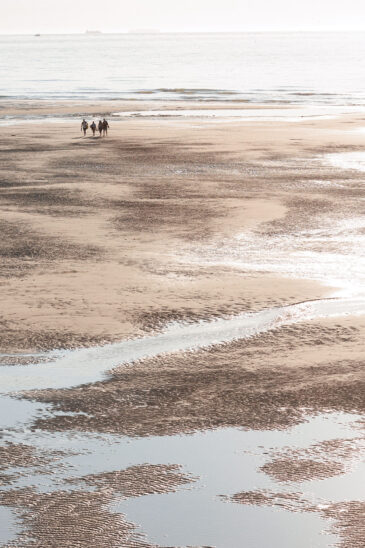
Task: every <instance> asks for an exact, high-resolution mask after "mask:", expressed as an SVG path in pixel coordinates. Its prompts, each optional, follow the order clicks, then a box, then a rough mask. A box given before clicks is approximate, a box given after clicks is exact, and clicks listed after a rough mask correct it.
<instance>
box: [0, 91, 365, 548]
mask: <svg viewBox="0 0 365 548" xmlns="http://www.w3.org/2000/svg"><path fill="white" fill-rule="evenodd" d="M151 108H153V109H155V110H174V109H176V104H175V103H173V102H172V103H167V102H164V103H161V104H160V103H157V102H155V103H153V104H148V103H146V102H140V103H139V102H138V101H134V102H126V101H123V102H115V103H113V104H112V105H111V104H110V103H107V102H106V103H105V102H104V103H102V102H100V103H97V102H93V103H82V102H80V103H72V102H71V101H70V102H69V103H67V102H63V103H53V104H51V103H50V102H40V101H39V102H33V103H29V102H26V101H20V102H16V101H4V102H3V104H2V109H1V114H2V115H6V116H10V117H14V116H15V117H18V118H19V119H17V123H16V124H13V125H8V126H3V127H2V128H1V132H2V141H1V148H0V154H1V171H0V210H1V217H0V218H1V220H0V227H1V240H0V254H1V258H2V260H1V266H0V284H1V303H2V306H1V318H0V322H1V327H2V329H1V331H0V363H1V365H2V367H0V374H1V371H6V373H4V375H5V376H4V384H3V387H5V388H6V382H7V380H6V379H7V378H8V377H9V376H10V375H11V372H9V373H7V371H10V368H11V367H12V368H15V369H14V371H15V370H16V368H19V366H20V368H21V369H23V370H24V371H26V370H27V368H28V367H33V368H34V367H37V366H36V365H34V364H43V365H44V364H46V365H47V364H48V362H49V372H50V376H52V369H51V368H52V360H53V359H54V355H52V354H50V353H49V352H52V351H55V350H57V351H59V353H60V355H62V352H64V350H65V349H66V350H67V351H73V350H75V351H76V352H77V351H78V349H81V348H84V349H90V348H98V347H100V346H108V345H111V343H121V342H122V343H123V342H124V341H130V340H134V339H144V338H145V337H146V338H148V337H150V338H153V337H158V336H159V335H161V334H162V335H163V334H164V333H165V331H166V328H169V326H175V325H177V326H181V325H183V326H190V327H191V328H192V329H194V326H196V325H197V326H199V325H200V326H203V327H204V325H208V324H209V322H212V321H213V322H214V321H217V320H218V321H220V320H230V319H232V318H235V317H241V316H242V315H243V316H244V315H248V316H247V317H248V318H255V316H254V315H255V314H261V313H262V311H273V314H274V315H275V314H276V312H275V311H277V310H278V311H279V313H278V315H276V316H275V319H274V320H273V321H272V322H271V323H268V324H267V327H263V328H262V330H257V331H254V330H253V331H250V332H247V333H248V334H247V335H245V336H242V337H240V336H237V335H232V336H229V337H227V338H226V339H225V338H224V337H223V336H222V337H221V338H220V339H219V337H218V336H217V337H218V338H217V344H214V342H213V343H212V344H210V343H209V344H208V343H206V344H205V345H203V344H202V347H201V348H198V344H197V345H196V347H195V348H194V350H193V351H191V350H187V351H178V352H171V351H162V352H161V353H159V352H158V351H156V353H155V354H154V355H152V354H151V356H150V357H146V358H145V359H138V360H137V361H136V360H131V361H132V362H133V363H129V364H128V363H127V360H124V359H123V361H122V360H121V361H120V365H119V364H118V359H116V361H113V367H105V368H104V369H105V375H104V378H102V380H100V379H97V380H96V381H95V382H92V383H90V382H85V383H81V386H78V385H75V386H72V384H71V383H70V384H69V385H68V384H67V374H65V383H66V384H65V387H64V388H52V387H51V386H50V387H48V388H47V387H45V388H43V389H41V390H34V389H31V390H26V389H25V384H24V386H23V385H22V377H21V374H20V375H19V379H20V380H19V382H20V384H19V390H20V391H21V394H18V397H19V398H20V395H21V399H20V400H18V401H22V402H28V401H30V402H32V404H34V403H36V404H37V405H46V406H47V409H48V411H47V413H45V414H44V413H43V414H42V413H41V414H39V413H38V414H36V415H35V416H34V417H32V422H31V425H30V428H31V430H32V431H34V433H35V435H36V436H39V439H40V440H46V439H48V437H49V438H50V439H51V438H52V439H55V437H57V436H58V435H59V436H61V438H62V436H64V438H62V439H66V437H67V436H71V437H70V439H71V438H72V436H73V435H74V436H78V435H80V436H92V435H95V437H96V438H97V439H99V438H100V437H101V438H102V437H103V436H114V437H116V436H119V437H125V436H128V437H129V438H131V439H132V440H135V439H139V438H143V439H144V438H145V439H146V440H148V439H150V438H151V437H153V436H157V437H160V438H163V437H164V436H166V437H169V436H177V435H184V436H187V437H188V438H189V436H194V435H195V434H197V433H201V432H205V431H212V430H215V429H224V428H226V429H233V428H235V429H238V430H239V431H241V430H244V431H250V432H251V431H254V432H261V431H265V432H268V431H278V432H285V431H290V429H295V428H300V427H301V425H303V424H305V423H306V422H307V421H310V420H312V418H314V417H322V416H323V415H328V416H332V415H334V414H336V416H339V417H341V416H346V415H349V416H350V415H351V416H354V421H355V423H356V426H354V432H355V434H356V435H355V434H353V436H352V438H351V439H350V441H348V439H347V441H346V439H345V438H341V436H338V437H336V438H335V439H334V441H333V440H332V442H331V443H327V445H324V446H323V443H325V440H324V439H322V438H320V436H319V439H318V440H317V441H316V442H314V441H313V443H312V442H311V444H310V448H309V449H308V448H307V449H306V450H304V449H303V450H302V451H301V452H300V453H298V452H295V451H293V450H289V449H288V448H287V449H286V450H285V451H284V450H283V449H281V450H280V451H279V450H275V449H272V450H268V451H267V457H266V458H267V459H268V460H267V462H266V464H265V463H264V464H262V462H261V469H260V470H261V472H260V473H262V474H266V475H267V476H268V477H270V478H271V480H272V481H273V482H276V486H275V485H274V487H273V488H270V489H269V490H266V491H265V490H262V489H260V488H258V489H257V490H255V489H247V490H246V491H243V490H242V489H241V487H240V484H239V482H237V489H236V490H235V491H232V490H230V491H227V492H218V493H216V495H217V496H221V497H225V503H224V504H225V505H228V506H230V505H231V506H232V507H234V508H236V507H237V508H240V507H241V505H245V506H254V507H256V506H257V507H268V508H271V509H273V508H274V509H275V508H282V509H285V510H287V511H288V513H296V512H302V513H304V514H305V513H307V514H308V515H317V514H318V515H320V517H321V519H323V521H324V522H325V523H326V524H327V525H326V527H327V528H328V530H331V534H334V535H336V539H335V541H336V543H337V545H338V546H342V547H344V548H361V547H362V546H363V533H364V526H363V523H364V521H363V514H364V504H363V503H361V502H359V500H358V499H357V498H355V500H351V499H348V498H345V499H344V500H343V501H342V500H332V499H331V498H330V497H329V498H328V499H327V500H326V501H325V502H323V497H322V503H323V504H327V506H326V507H323V508H321V509H319V506H318V504H319V503H318V504H317V505H316V504H314V502H313V500H308V497H307V498H306V496H305V495H303V496H304V498H303V497H301V496H300V495H298V493H302V494H303V492H304V491H302V488H301V484H302V482H306V481H312V480H313V481H317V480H326V479H328V478H333V477H335V476H341V474H342V475H346V473H347V471H348V468H347V463H348V462H350V461H351V462H352V461H356V462H357V461H358V460H359V459H360V458H361V448H359V447H358V443H357V440H358V439H359V438H360V435H361V432H360V430H361V424H360V422H359V421H360V418H361V415H362V414H363V412H364V377H363V369H362V367H363V361H364V350H365V348H364V340H365V337H364V335H365V316H364V310H365V306H364V302H365V301H364V299H365V297H364V286H363V282H364V277H363V276H364V263H363V258H362V255H361V253H360V254H359V258H358V259H357V260H355V259H354V257H356V253H357V251H359V252H360V250H361V245H362V243H363V237H364V230H365V229H364V224H363V218H364V217H363V215H364V203H365V202H364V173H363V172H361V170H356V169H350V168H349V167H347V166H346V155H349V154H350V155H351V154H353V153H358V152H362V151H363V146H364V133H363V132H362V131H361V130H362V128H363V127H364V115H363V114H362V113H361V112H359V113H344V114H342V115H338V116H323V117H321V116H313V117H311V116H303V117H302V118H301V119H300V118H299V119H295V120H294V119H293V120H290V121H289V120H287V119H285V117H283V118H282V119H278V120H271V121H270V120H269V121H267V120H266V121H260V120H255V119H254V120H248V119H244V118H243V119H232V118H224V117H221V118H219V119H218V118H214V117H213V118H210V119H209V120H207V119H205V118H204V119H202V118H199V117H194V118H190V117H184V116H182V117H174V116H171V117H163V116H160V117H153V118H151V117H143V116H131V117H128V118H127V117H121V118H118V117H113V116H110V114H111V113H113V112H123V111H125V112H130V111H133V112H135V111H140V112H143V111H144V110H146V111H148V110H150V109H151ZM179 108H180V109H182V110H184V109H187V110H189V109H191V108H199V109H206V110H209V109H213V110H214V109H222V108H225V105H223V104H219V105H217V103H214V102H212V103H204V105H201V104H199V105H198V107H197V104H196V103H195V104H194V105H192V104H190V103H182V102H180V103H179ZM229 108H230V109H236V110H237V109H238V110H242V111H243V112H244V111H245V109H248V110H250V109H251V108H255V109H263V110H265V109H268V108H269V109H278V106H277V105H264V106H262V105H259V106H254V107H253V106H252V105H250V106H247V105H245V104H244V103H238V102H237V103H234V104H233V106H232V105H231V104H230V105H229ZM280 109H281V110H282V111H284V110H290V107H287V108H286V109H284V108H283V107H280ZM45 112H46V113H47V116H49V117H51V118H52V117H54V116H56V117H60V119H59V120H57V122H51V121H44V120H35V121H33V122H30V121H29V120H28V121H27V122H26V123H25V122H24V123H22V122H21V117H24V116H28V117H29V116H42V115H43V114H44V113H45ZM78 113H80V114H81V115H83V116H87V117H88V120H91V118H92V116H102V115H107V116H109V123H110V126H111V127H110V132H109V136H108V137H107V138H105V139H100V138H92V137H91V135H90V131H89V132H88V133H89V134H88V136H87V137H86V138H83V137H82V136H81V132H80V121H81V120H80V121H79V120H78V118H70V119H67V118H66V119H64V118H63V117H67V116H70V117H72V116H75V115H76V114H78ZM19 120H20V121H19ZM332 158H335V159H336V161H337V165H336V161H332ZM339 159H341V161H342V159H343V165H342V167H341V163H339ZM350 167H351V166H350ZM361 219H362V222H361ZM318 302H319V303H320V304H319V305H318V307H317V304H315V305H313V306H314V308H311V307H312V303H318ZM327 303H328V308H326V307H327ZM337 303H339V304H338V306H339V308H338V310H337V309H336V308H335V307H336V306H337ZM347 304H348V307H347ZM316 307H317V308H316ZM331 307H332V308H331ZM270 313H271V312H270ZM240 315H241V316H240ZM244 317H246V316H244ZM258 317H259V316H258ZM273 317H274V316H273ZM270 321H271V320H270ZM265 325H266V324H265ZM75 355H76V354H75ZM57 356H58V355H57ZM70 356H71V358H72V356H73V354H72V352H71V354H70ZM71 358H70V359H71ZM57 359H58V358H57ZM75 363H77V362H75ZM28 364H33V365H28ZM43 365H42V367H43ZM106 373H108V374H106ZM6 375H8V377H7V376H6ZM26 376H27V373H24V377H26ZM9 378H10V377H9ZM11 393H12V392H11ZM362 416H363V415H362ZM33 419H34V420H33ZM20 438H21V436H20V437H19V436H18V437H17V436H15V435H14V436H13V438H11V437H9V439H7V440H6V444H5V446H4V447H3V448H2V449H1V451H0V472H1V479H3V481H4V485H5V486H6V488H5V490H4V491H3V492H2V493H1V495H0V502H1V503H2V504H3V505H4V507H6V508H9V509H13V511H15V513H16V515H17V517H18V518H17V519H20V521H21V523H22V527H23V529H22V533H21V535H20V536H18V537H16V538H15V539H14V540H10V541H7V542H6V543H5V544H4V546H7V547H10V546H12V547H26V546H37V547H45V546H57V548H61V547H62V548H63V547H65V548H66V547H68V546H70V547H71V546H80V547H83V546H87V545H90V544H92V545H94V546H98V548H99V547H100V548H101V547H104V546H105V547H107V546H108V548H110V547H113V546H115V547H117V546H131V547H132V546H140V547H142V546H145V547H147V546H157V545H158V546H165V544H160V543H156V542H154V540H153V539H152V540H151V539H150V538H149V537H148V533H146V536H143V533H145V531H144V530H143V524H142V532H141V531H140V530H139V529H136V528H135V527H136V524H135V523H134V521H133V519H131V518H130V517H129V515H128V514H126V515H125V513H124V511H122V512H121V513H120V514H115V513H113V512H111V511H110V510H109V509H108V508H109V507H110V505H111V504H112V501H113V500H114V499H115V497H119V498H120V497H121V498H122V499H129V498H133V497H142V498H143V497H147V498H148V496H149V495H151V494H153V493H155V494H159V495H161V496H162V494H163V493H174V492H176V491H178V490H179V489H180V488H181V486H185V485H190V483H191V489H194V482H195V481H196V478H195V475H196V474H195V473H194V471H192V470H189V469H186V466H185V468H184V466H183V468H180V467H179V466H180V465H185V462H184V461H183V457H182V460H181V461H179V462H176V463H174V462H171V461H168V460H166V461H162V462H159V463H158V464H156V463H150V462H149V461H148V460H145V461H143V463H144V464H142V463H141V464H140V465H133V466H129V467H125V468H123V469H121V470H114V469H113V470H108V469H107V468H106V469H105V470H103V471H100V472H99V473H91V472H90V473H89V472H88V473H85V475H84V477H81V476H78V477H74V478H73V479H72V481H73V482H74V484H75V485H76V486H77V487H74V489H72V490H68V489H67V482H66V484H62V485H60V486H59V488H58V489H57V488H53V490H52V492H51V493H47V492H46V490H45V491H44V492H43V491H42V490H41V491H37V489H36V487H35V483H36V480H32V481H29V482H28V483H27V481H23V480H22V478H24V476H25V477H26V476H27V474H28V475H29V477H31V476H32V474H33V475H34V474H35V473H39V474H42V473H44V472H42V471H41V470H42V468H44V467H46V468H47V467H50V468H51V470H53V468H52V467H55V469H56V468H57V466H58V465H57V463H58V462H60V463H61V464H60V467H61V468H62V459H63V458H64V457H65V458H66V457H67V455H68V453H67V449H65V448H64V447H63V446H62V443H60V445H59V448H58V449H56V445H55V446H54V447H53V446H52V447H53V448H52V450H51V449H49V450H48V452H47V449H44V450H43V451H41V452H40V453H39V447H38V448H37V447H36V445H37V444H35V445H34V446H32V443H33V442H32V441H31V440H30V438H26V439H25V438H24V439H20ZM61 438H60V439H61ZM80 439H81V438H80ZM85 439H86V438H85ZM108 439H109V438H108ZM113 439H115V438H113ZM123 439H124V438H123ZM11 440H12V441H11ZM321 443H322V445H319V448H318V444H321ZM287 445H289V441H288V442H287ZM24 447H26V449H24ZM72 450H73V451H74V449H72ZM57 451H59V453H57ZM298 451H299V450H298ZM162 454H163V450H162ZM66 460H67V459H66ZM298 460H299V461H300V462H299V465H296V464H295V463H297V462H298ZM65 462H66V461H65ZM49 463H52V464H49ZM154 466H157V468H153V467H154ZM17 467H18V468H17ZM19 467H20V468H19ZM148 467H151V468H148ZM27 468H29V471H28V472H27ZM37 469H38V472H37ZM257 469H259V466H258V467H257ZM35 471H36V472H35ZM53 473H55V474H56V475H57V473H56V472H53ZM271 480H270V481H271ZM22 481H23V483H22ZM47 481H48V480H47ZM67 481H71V480H70V478H68V479H67ZM288 482H289V484H290V482H292V483H291V485H292V486H293V489H292V491H290V493H289V494H288ZM65 485H66V486H65ZM85 485H88V486H90V485H91V486H93V489H92V490H88V489H84V487H85ZM283 485H284V487H283ZM275 488H276V491H275ZM294 495H295V496H294ZM153 496H155V495H153ZM86 508H87V511H86V510H85V509H86ZM161 519H163V518H161ZM167 519H168V518H167ZM331 523H332V525H331ZM331 527H332V529H331ZM65 530H67V531H70V533H69V534H68V533H66V534H65V533H64V531H65ZM93 530H94V531H95V530H97V531H98V536H97V537H95V536H93V535H92V531H93ZM71 531H73V533H71ZM187 542H188V541H187ZM186 545H188V544H187V543H186ZM189 545H190V544H189ZM232 545H233V544H232ZM169 546H170V545H169ZM213 546H214V544H213ZM219 546H221V545H219ZM236 546H238V545H237V544H236ZM255 546H256V545H255ZM313 546H316V547H317V546H322V545H320V544H313ZM323 546H324V545H323ZM298 547H299V545H298Z"/></svg>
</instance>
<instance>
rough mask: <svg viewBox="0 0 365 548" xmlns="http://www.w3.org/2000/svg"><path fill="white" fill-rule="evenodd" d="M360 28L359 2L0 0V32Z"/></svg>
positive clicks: (363, 16)
mask: <svg viewBox="0 0 365 548" xmlns="http://www.w3.org/2000/svg"><path fill="white" fill-rule="evenodd" d="M86 29H92V30H93V29H98V30H101V31H104V32H125V31H128V30H131V29H155V30H161V31H171V32H180V31H247V30H248V31H250V30H251V31H252V30H258V31H259V30H262V31H266V30H272V31H275V30H278V31H280V30H365V2H364V0H181V1H177V0H129V1H128V2H127V1H123V0H0V33H1V34H4V33H5V34H9V33H36V32H40V33H47V32H49V33H53V32H54V33H57V32H62V33H63V32H66V33H67V32H69V33H73V32H84V31H85V30H86Z"/></svg>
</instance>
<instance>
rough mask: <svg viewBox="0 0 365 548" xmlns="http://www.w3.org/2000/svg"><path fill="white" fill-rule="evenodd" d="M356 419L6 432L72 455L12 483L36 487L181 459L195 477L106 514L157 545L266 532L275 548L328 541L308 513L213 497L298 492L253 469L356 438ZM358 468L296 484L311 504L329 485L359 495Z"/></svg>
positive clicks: (228, 543)
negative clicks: (187, 431)
mask: <svg viewBox="0 0 365 548" xmlns="http://www.w3.org/2000/svg"><path fill="white" fill-rule="evenodd" d="M356 419H357V416H356V415H350V414H342V413H338V414H328V415H322V416H318V417H313V418H309V420H308V422H306V423H303V424H300V425H298V426H295V427H293V428H290V429H289V430H285V431H245V430H241V429H236V428H223V429H218V430H214V431H207V432H203V433H201V432H198V433H195V434H191V435H175V436H156V437H155V436H153V437H148V438H140V439H135V438H127V437H120V436H117V435H103V436H100V435H98V436H95V435H93V434H87V433H86V434H83V433H79V432H77V433H76V432H75V433H63V432H56V433H47V432H38V431H36V432H32V433H30V432H28V433H27V432H19V431H18V432H14V433H13V436H12V438H11V439H12V441H15V442H20V443H25V444H29V445H32V446H35V447H38V448H40V449H42V450H48V451H51V450H58V449H60V448H62V449H63V450H64V451H65V452H67V451H69V452H71V453H75V454H69V455H68V456H67V455H66V456H64V457H63V458H62V459H61V461H60V464H61V466H60V467H54V468H53V469H51V470H49V473H47V474H45V473H44V471H41V472H40V471H39V470H38V471H37V470H33V471H30V473H29V471H28V474H27V475H24V476H22V477H21V478H19V480H18V481H17V482H16V484H15V486H17V487H26V486H36V489H37V490H39V491H43V492H49V491H53V490H58V489H79V488H80V485H82V484H77V483H76V484H75V485H70V484H68V483H64V481H65V480H67V479H70V478H75V479H77V478H79V477H82V476H84V475H87V474H98V473H102V472H106V471H113V470H122V469H125V468H127V467H128V466H132V465H139V464H144V463H145V462H148V463H151V464H182V465H183V470H184V471H185V472H187V473H190V474H192V475H193V476H194V477H197V478H198V480H197V481H196V482H194V483H191V484H190V485H188V486H184V487H182V488H181V489H178V490H177V491H176V492H175V493H168V494H163V495H149V496H142V497H136V498H131V499H127V500H121V501H118V500H116V501H115V502H114V503H113V505H112V509H113V511H115V512H121V513H123V514H125V515H126V516H127V518H128V519H129V520H131V521H133V522H135V523H137V524H139V525H140V531H141V532H143V533H145V534H146V535H147V537H148V539H149V540H150V541H153V542H158V543H160V544H162V545H166V544H168V545H177V546H186V545H195V546H196V545H199V546H201V545H211V546H216V547H220V548H236V547H237V546H240V545H243V544H244V543H247V542H249V543H250V544H249V545H250V547H252V548H256V547H257V548H261V547H262V546H263V545H265V543H263V541H264V539H265V538H266V540H267V538H268V534H270V539H271V544H270V545H271V546H274V547H278V548H279V547H281V548H292V546H293V545H295V546H298V548H302V547H303V548H307V547H308V546H311V545H312V546H315V547H316V548H321V547H327V546H329V545H330V543H331V542H333V541H334V540H335V539H334V537H331V536H327V535H323V534H322V532H323V530H324V529H326V527H327V523H326V522H325V521H324V520H322V519H321V518H320V517H318V516H317V515H315V514H314V515H313V514H310V515H305V514H292V513H291V512H289V511H286V510H277V509H271V508H256V507H246V506H241V505H237V504H232V503H227V502H226V501H225V500H223V499H222V498H220V495H232V494H234V493H236V492H239V491H242V490H252V489H272V490H277V491H281V492H282V491H290V492H295V491H297V490H298V486H297V485H294V486H293V485H289V486H288V485H285V486H282V485H280V486H278V485H277V484H276V483H275V482H274V481H273V480H271V479H270V478H269V477H268V476H267V475H265V474H264V473H263V472H261V471H260V470H259V467H260V466H261V465H263V464H264V463H265V462H267V461H268V460H270V458H271V456H270V453H271V452H272V451H275V450H280V449H282V448H287V447H293V448H307V447H309V446H310V445H311V444H313V443H316V442H317V441H323V440H331V439H337V438H339V437H345V438H353V437H357V436H358V434H359V432H358V430H357V429H356V428H354V427H353V423H354V421H356ZM22 470H23V471H24V469H22ZM10 472H16V470H11V471H10ZM361 472H362V473H363V470H361V469H359V468H358V469H356V468H351V467H350V471H349V472H348V474H346V476H340V477H337V478H333V479H327V480H322V481H320V482H319V481H317V482H307V483H308V485H305V484H302V485H301V489H302V490H303V491H304V493H305V494H306V495H308V496H309V497H310V499H311V501H314V502H316V503H318V504H319V503H321V502H323V501H322V498H323V497H324V496H326V493H328V492H332V490H334V491H335V492H337V496H338V495H339V494H341V495H342V492H341V491H339V488H341V489H343V486H347V488H348V491H349V492H350V493H351V496H352V497H354V498H356V496H358V495H360V493H361V481H360V480H361ZM354 474H355V475H354ZM352 475H354V477H352ZM354 478H355V479H354ZM328 486H329V487H328ZM354 487H355V488H354ZM82 488H83V489H85V486H82ZM89 489H90V488H89ZM343 498H346V495H345V496H344V497H343ZM341 500H342V499H341ZM262 520H264V521H265V528H264V529H263V528H262V527H260V523H261V522H262ZM296 531H297V532H298V531H300V539H301V540H300V541H299V540H298V543H296V544H293V542H294V539H295V534H296ZM271 537H272V538H271ZM300 542H301V543H300Z"/></svg>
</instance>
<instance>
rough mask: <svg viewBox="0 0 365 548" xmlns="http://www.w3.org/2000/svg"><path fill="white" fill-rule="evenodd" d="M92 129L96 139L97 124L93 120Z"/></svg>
mask: <svg viewBox="0 0 365 548" xmlns="http://www.w3.org/2000/svg"><path fill="white" fill-rule="evenodd" d="M90 127H91V131H92V132H93V137H95V131H96V124H95V122H94V120H93V123H92V124H90Z"/></svg>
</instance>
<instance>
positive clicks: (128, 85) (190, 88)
mask: <svg viewBox="0 0 365 548" xmlns="http://www.w3.org/2000/svg"><path fill="white" fill-rule="evenodd" d="M364 56H365V34H364V33H361V32H343V31H341V32H327V31H324V32H318V31H312V32H307V31H303V32H297V33H293V32H279V31H277V32H254V31H250V32H243V33H238V32H232V33H223V32H219V33H170V32H169V33H168V32H156V31H154V32H151V33H143V32H141V33H140V32H138V31H134V32H125V33H118V34H112V33H110V34H109V33H100V34H93V33H86V32H85V33H84V34H68V35H66V34H47V35H40V36H36V35H1V36H0V67H1V69H2V79H1V84H0V96H1V99H13V100H17V99H19V100H24V99H48V100H69V99H75V100H113V99H114V100H120V99H135V100H136V99H139V100H143V99H148V100H155V99H156V100H189V101H207V100H214V101H229V102H235V101H245V102H248V103H279V104H291V103H293V104H299V105H301V104H319V105H321V104H324V105H364V104H365V91H364V90H365V74H364V73H363V71H361V70H360V67H361V66H362V61H363V58H364Z"/></svg>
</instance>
